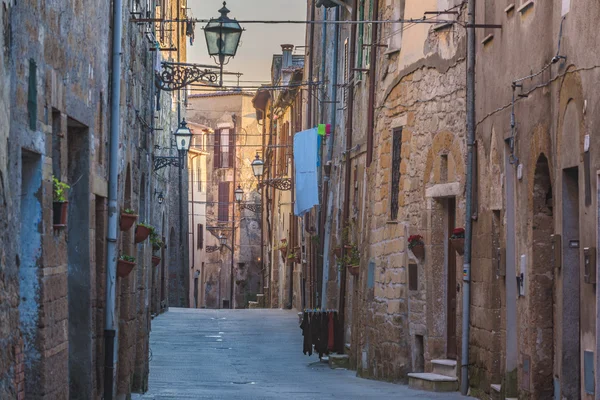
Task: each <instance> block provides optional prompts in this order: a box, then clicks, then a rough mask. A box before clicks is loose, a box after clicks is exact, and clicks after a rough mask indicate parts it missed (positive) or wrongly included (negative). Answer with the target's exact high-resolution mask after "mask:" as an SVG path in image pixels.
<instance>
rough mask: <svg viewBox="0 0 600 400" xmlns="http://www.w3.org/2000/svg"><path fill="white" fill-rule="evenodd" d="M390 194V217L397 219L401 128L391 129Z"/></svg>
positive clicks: (393, 219)
mask: <svg viewBox="0 0 600 400" xmlns="http://www.w3.org/2000/svg"><path fill="white" fill-rule="evenodd" d="M392 140H393V142H392V194H391V202H390V219H391V220H392V221H395V220H397V219H398V210H399V208H400V207H399V204H398V199H399V197H400V164H401V163H402V128H396V129H394V130H393V131H392Z"/></svg>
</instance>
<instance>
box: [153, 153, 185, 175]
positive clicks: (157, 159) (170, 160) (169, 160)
mask: <svg viewBox="0 0 600 400" xmlns="http://www.w3.org/2000/svg"><path fill="white" fill-rule="evenodd" d="M170 165H172V166H174V167H178V168H182V165H183V164H182V163H181V157H179V156H174V157H173V156H169V157H164V156H154V172H157V171H159V170H161V169H163V168H165V167H168V166H170Z"/></svg>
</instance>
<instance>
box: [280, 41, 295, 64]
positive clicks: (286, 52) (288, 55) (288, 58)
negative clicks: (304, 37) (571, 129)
mask: <svg viewBox="0 0 600 400" xmlns="http://www.w3.org/2000/svg"><path fill="white" fill-rule="evenodd" d="M281 50H283V62H282V64H281V67H282V68H290V67H291V66H292V51H294V45H293V44H282V45H281Z"/></svg>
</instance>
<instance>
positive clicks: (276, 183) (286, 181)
mask: <svg viewBox="0 0 600 400" xmlns="http://www.w3.org/2000/svg"><path fill="white" fill-rule="evenodd" d="M264 186H270V187H272V188H275V189H278V190H284V191H288V190H292V179H291V178H275V179H267V180H264V181H262V182H261V183H260V184H259V185H258V187H259V188H263V187H264Z"/></svg>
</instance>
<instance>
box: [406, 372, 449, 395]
mask: <svg viewBox="0 0 600 400" xmlns="http://www.w3.org/2000/svg"><path fill="white" fill-rule="evenodd" d="M408 387H410V388H411V389H417V390H428V391H430V392H456V391H457V390H458V378H452V377H450V376H446V375H440V374H433V373H427V372H418V373H415V372H412V373H410V374H408Z"/></svg>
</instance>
